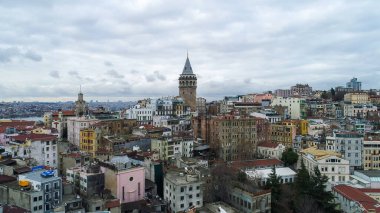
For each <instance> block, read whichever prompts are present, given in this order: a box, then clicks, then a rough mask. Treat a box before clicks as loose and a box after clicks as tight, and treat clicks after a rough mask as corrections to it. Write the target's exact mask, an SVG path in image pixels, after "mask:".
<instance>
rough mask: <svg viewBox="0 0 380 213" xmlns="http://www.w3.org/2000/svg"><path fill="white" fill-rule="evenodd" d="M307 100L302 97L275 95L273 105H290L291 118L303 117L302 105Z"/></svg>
mask: <svg viewBox="0 0 380 213" xmlns="http://www.w3.org/2000/svg"><path fill="white" fill-rule="evenodd" d="M304 101H305V100H304V99H302V98H293V97H287V98H284V97H275V98H273V100H272V103H271V106H285V107H288V113H289V116H290V118H291V119H301V115H302V113H301V110H302V109H301V105H302V104H303V102H304Z"/></svg>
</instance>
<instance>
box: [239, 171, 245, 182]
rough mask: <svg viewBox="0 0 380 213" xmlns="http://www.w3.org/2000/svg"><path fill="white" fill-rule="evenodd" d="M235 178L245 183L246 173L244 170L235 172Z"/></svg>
mask: <svg viewBox="0 0 380 213" xmlns="http://www.w3.org/2000/svg"><path fill="white" fill-rule="evenodd" d="M237 180H238V181H239V182H241V183H245V182H246V181H247V174H246V173H245V172H242V171H240V172H239V173H238V174H237Z"/></svg>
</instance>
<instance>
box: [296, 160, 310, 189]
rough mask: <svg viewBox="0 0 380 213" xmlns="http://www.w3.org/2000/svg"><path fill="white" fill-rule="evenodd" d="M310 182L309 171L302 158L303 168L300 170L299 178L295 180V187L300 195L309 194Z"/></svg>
mask: <svg viewBox="0 0 380 213" xmlns="http://www.w3.org/2000/svg"><path fill="white" fill-rule="evenodd" d="M310 184H311V181H310V175H309V172H308V171H307V169H306V166H305V164H304V162H303V160H301V168H300V169H299V170H298V173H297V178H296V181H295V187H296V190H297V193H298V195H300V196H303V195H306V194H309V191H310V190H309V187H310Z"/></svg>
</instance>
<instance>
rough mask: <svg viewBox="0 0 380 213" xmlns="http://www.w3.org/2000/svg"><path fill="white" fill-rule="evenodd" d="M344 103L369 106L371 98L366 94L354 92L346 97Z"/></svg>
mask: <svg viewBox="0 0 380 213" xmlns="http://www.w3.org/2000/svg"><path fill="white" fill-rule="evenodd" d="M344 102H348V103H351V104H367V103H368V102H369V98H368V94H367V93H365V92H352V93H347V94H345V95H344Z"/></svg>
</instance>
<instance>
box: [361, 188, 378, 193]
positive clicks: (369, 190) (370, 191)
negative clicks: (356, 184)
mask: <svg viewBox="0 0 380 213" xmlns="http://www.w3.org/2000/svg"><path fill="white" fill-rule="evenodd" d="M358 189H359V190H360V191H362V192H364V193H380V189H375V188H372V189H370V188H362V189H360V188H358Z"/></svg>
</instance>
